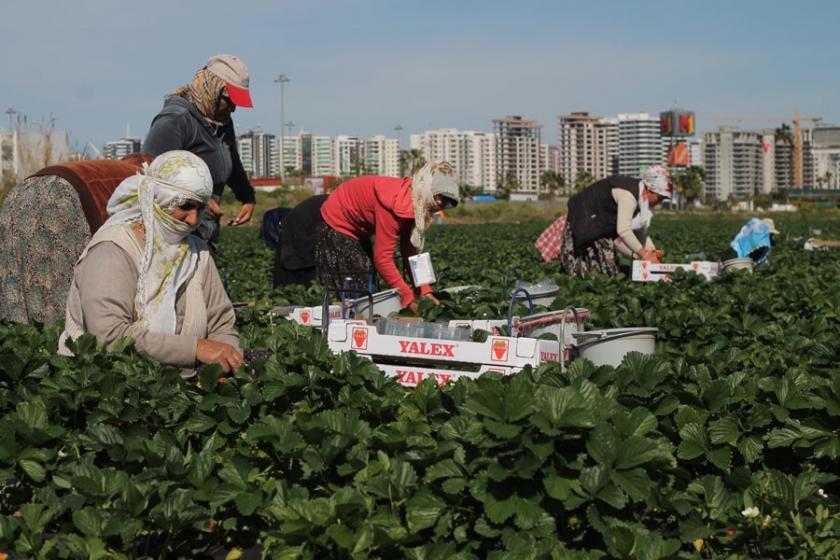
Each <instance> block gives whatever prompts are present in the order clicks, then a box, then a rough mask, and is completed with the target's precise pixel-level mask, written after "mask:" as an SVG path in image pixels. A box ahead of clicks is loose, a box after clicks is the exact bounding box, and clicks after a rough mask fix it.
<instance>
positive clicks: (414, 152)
mask: <svg viewBox="0 0 840 560" xmlns="http://www.w3.org/2000/svg"><path fill="white" fill-rule="evenodd" d="M424 165H426V158H424V157H423V152H422V151H421V150H418V149H411V150H402V151H401V152H400V175H403V176H405V175H414V174H415V173H417V172H418V171H419V170H420V168H421V167H423V166H424Z"/></svg>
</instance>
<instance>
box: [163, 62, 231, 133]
mask: <svg viewBox="0 0 840 560" xmlns="http://www.w3.org/2000/svg"><path fill="white" fill-rule="evenodd" d="M226 85H227V84H226V83H225V81H224V80H223V79H221V78H220V77H218V76H217V75H215V74H214V73H213V72H211V71H210V70H208V69H207V67H206V66H205V67H204V68H202V69H201V70H199V71H198V72H196V73H195V76H194V77H193V80H192V82H190V83H189V84H187V85H184V86H181V87H179V88H178V89H176V90H175V91H173V92H172V95H177V96H178V97H183V98H184V99H186V100H187V101H189V102H190V103H192V105H193V107H195V108H196V109H198V112H199V113H201V114H202V115H204V118H205V119H206V120H207V122H208V123H210V124H212V125H213V126H223V125H224V124H225V123H223V122H221V121H217V120H215V119H214V118H213V117H215V116H216V111H217V110H218V109H219V99H220V98H221V97H222V90H224V88H225V86H226Z"/></svg>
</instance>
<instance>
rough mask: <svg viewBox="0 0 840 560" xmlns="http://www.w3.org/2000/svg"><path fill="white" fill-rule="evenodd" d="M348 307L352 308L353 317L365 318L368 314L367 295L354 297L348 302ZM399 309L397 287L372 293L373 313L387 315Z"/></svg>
mask: <svg viewBox="0 0 840 560" xmlns="http://www.w3.org/2000/svg"><path fill="white" fill-rule="evenodd" d="M350 307H351V309H352V310H353V314H354V315H353V316H354V317H358V318H359V319H364V318H366V317H367V316H368V308H369V307H370V304H369V301H368V298H367V296H365V297H361V298H358V299H354V300H353V301H352V302H350ZM400 309H401V307H400V291H399V290H398V289H396V288H393V289H390V290H385V291H383V292H376V293H375V294H373V314H374V315H379V316H381V317H387V316H388V315H390V314H391V313H394V312H397V311H399V310H400Z"/></svg>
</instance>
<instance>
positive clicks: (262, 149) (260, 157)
mask: <svg viewBox="0 0 840 560" xmlns="http://www.w3.org/2000/svg"><path fill="white" fill-rule="evenodd" d="M236 147H237V150H238V151H239V159H241V160H242V167H244V168H245V173H247V174H248V176H249V177H278V176H280V165H279V162H280V154H279V150H278V144H277V137H276V136H275V135H274V134H269V133H267V132H261V131H254V130H251V131H248V132H246V133H245V134H242V135H241V136H239V137H238V138H237V139H236Z"/></svg>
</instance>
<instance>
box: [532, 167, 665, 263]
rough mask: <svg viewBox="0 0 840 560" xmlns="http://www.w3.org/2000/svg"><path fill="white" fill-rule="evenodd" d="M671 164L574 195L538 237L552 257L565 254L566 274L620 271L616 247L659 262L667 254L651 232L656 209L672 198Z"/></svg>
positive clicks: (546, 255) (604, 181) (544, 252)
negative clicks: (660, 249)
mask: <svg viewBox="0 0 840 560" xmlns="http://www.w3.org/2000/svg"><path fill="white" fill-rule="evenodd" d="M672 192H673V187H672V184H671V175H670V173H669V171H668V168H667V167H665V166H663V165H653V166H651V167H649V168H648V169H647V170H646V171H645V173H644V176H643V177H642V178H641V179H636V178H633V177H625V176H622V175H614V176H611V177H607V178H606V179H602V180H600V181H596V182H595V183H593V184H592V185H590V186H589V187H587V188H586V189H584V190H583V191H581V192H579V193H578V194H576V195H574V196H573V197H571V198H570V199H569V205H568V206H569V211H568V213H567V214H566V215H565V216H562V217H560V218H559V219H558V220H557V221H556V222H554V223H553V224H552V225H551V226H549V228H548V229H546V231H544V232H543V233H542V235H540V237H539V238H538V239H537V242H536V243H535V245H536V247H537V249H538V250H539V251H540V252H541V253H542V255H543V259H545V261H546V262H551V261H552V260H553V259H555V258H557V257H558V256H559V258H560V266H561V268H562V269H563V271H564V272H565V273H566V274H569V275H573V276H584V275H586V274H589V273H592V272H600V273H602V274H606V275H609V276H614V275H616V274H617V273H618V264H617V259H616V251H619V252H621V253H622V254H624V255H626V256H629V257H631V258H636V259H643V260H649V261H653V262H659V259H660V258H662V255H663V254H664V253H663V252H662V251H659V250H657V249H656V246H655V245H654V244H653V240H652V239H651V237H650V236H649V235H648V228H649V227H650V222H651V220H652V218H653V209H654V208H655V207H656V206H657V205H658V204H659V203H660V202H662V200H663V199H665V198H671V196H672Z"/></svg>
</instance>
